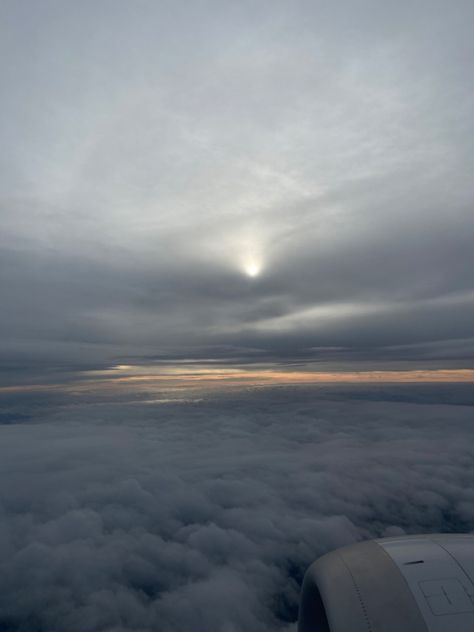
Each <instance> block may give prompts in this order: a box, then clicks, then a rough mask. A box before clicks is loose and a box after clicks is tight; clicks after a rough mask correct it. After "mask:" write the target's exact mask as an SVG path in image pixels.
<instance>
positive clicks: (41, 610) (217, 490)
mask: <svg viewBox="0 0 474 632" xmlns="http://www.w3.org/2000/svg"><path fill="white" fill-rule="evenodd" d="M50 397H51V396H48V398H47V399H45V398H44V397H39V396H35V398H30V401H29V402H28V401H27V400H26V399H25V398H24V397H22V398H21V399H20V400H18V399H15V398H14V397H10V398H6V397H4V398H3V400H2V401H3V404H4V410H5V413H4V414H3V416H2V418H1V420H0V421H1V424H0V434H1V441H0V497H1V499H2V502H1V505H0V512H1V513H0V516H1V519H0V627H1V628H2V629H3V630H12V631H13V630H21V631H22V632H33V631H34V632H37V631H38V630H48V632H56V631H57V632H59V631H60V630H64V629H67V630H70V631H71V632H75V631H77V632H92V631H94V632H96V631H99V630H100V631H105V630H107V631H114V632H118V631H120V632H125V631H127V632H128V631H132V630H133V631H136V632H138V631H140V632H144V631H145V630H159V631H160V632H188V631H189V630H191V629H193V630H196V631H197V632H200V631H202V632H208V631H209V630H215V631H216V632H221V631H222V632H231V631H234V632H237V631H241V630H242V631H243V630H246V631H247V632H263V631H265V632H268V631H269V630H289V629H292V625H293V622H294V620H295V617H296V612H297V610H296V608H297V599H298V590H299V582H300V580H301V577H302V574H303V572H304V570H305V568H306V567H307V565H308V564H309V563H310V562H311V561H312V560H313V559H314V558H316V557H317V556H319V555H321V554H323V553H324V552H326V551H328V550H330V549H332V548H334V547H337V546H339V545H342V544H345V543H348V542H351V541H354V540H358V539H362V538H367V537H373V536H380V535H384V534H395V533H403V532H407V533H416V532H426V531H452V530H454V531H469V530H472V529H473V528H474V511H473V506H474V505H473V502H474V498H473V493H472V489H473V486H474V480H473V471H474V470H473V462H474V447H473V445H474V442H473V441H472V438H473V437H472V411H473V408H472V405H473V404H474V401H473V400H472V389H471V388H470V387H469V385H467V386H464V387H463V386H456V385H449V386H447V385H446V386H437V387H436V388H435V389H433V388H431V387H426V386H425V387H423V386H416V387H414V386H411V387H410V386H403V387H376V388H375V387H374V388H372V389H367V388H365V387H362V386H358V387H351V388H350V389H349V388H345V389H344V388H341V387H337V388H336V387H322V388H319V389H318V388H315V387H304V388H303V387H301V388H273V389H261V390H257V391H253V392H248V393H240V394H238V393H234V394H229V395H227V396H225V397H224V396H213V397H211V398H206V397H204V398H203V399H201V400H200V401H194V402H192V401H189V402H185V401H184V402H176V403H173V402H169V401H168V403H161V404H160V403H159V402H158V401H157V400H155V401H154V402H152V401H151V400H150V399H146V400H143V399H140V398H138V399H136V400H134V401H133V400H129V401H128V403H127V402H126V401H122V402H120V403H115V404H114V403H113V402H111V401H108V400H107V398H102V399H100V398H97V399H96V401H95V402H94V401H89V400H88V401H87V402H85V401H82V402H81V398H80V397H79V398H78V399H77V401H71V399H68V400H64V399H61V397H60V396H57V398H56V399H54V400H52V399H51V398H50ZM158 399H159V398H158ZM146 402H148V403H146ZM450 402H457V404H458V405H455V404H454V403H450ZM447 437H449V438H447Z"/></svg>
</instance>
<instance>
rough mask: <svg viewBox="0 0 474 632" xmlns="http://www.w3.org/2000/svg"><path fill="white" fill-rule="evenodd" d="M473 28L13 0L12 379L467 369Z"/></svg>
mask: <svg viewBox="0 0 474 632" xmlns="http://www.w3.org/2000/svg"><path fill="white" fill-rule="evenodd" d="M473 20H474V3H473V2H472V1H471V0H466V1H463V0H453V1H452V2H447V1H446V0H443V1H437V0H426V1H423V0H420V1H416V0H412V1H410V2H405V1H403V0H396V1H395V0H385V1H383V2H380V1H376V0H373V1H368V0H367V1H358V0H350V1H349V0H347V1H342V0H340V1H335V2H329V1H322V0H313V1H311V2H310V1H307V2H306V1H297V0H294V1H291V2H288V1H287V2H283V1H280V0H271V1H262V2H255V1H252V2H250V1H249V2H247V1H245V0H240V1H239V2H234V1H229V2H227V1H216V2H206V1H199V0H194V1H189V2H176V1H174V0H173V1H171V0H170V1H169V2H168V1H165V0H154V1H151V0H149V1H147V0H135V1H132V0H127V1H125V0H113V1H112V0H101V1H97V0H94V1H87V0H84V1H81V2H75V1H68V0H66V1H65V0H57V1H50V0H41V2H37V1H36V0H3V2H2V3H1V5H0V25H1V26H0V30H1V32H0V60H1V61H0V65H1V70H0V82H1V86H2V117H1V120H0V135H1V139H2V140H1V143H0V219H1V231H0V249H1V250H0V291H1V310H0V353H1V356H2V358H3V361H2V367H1V368H2V372H1V375H0V379H1V381H2V383H12V382H22V381H28V380H31V379H33V378H35V376H36V377H37V376H38V375H41V376H43V377H44V376H51V375H54V376H55V378H54V379H58V377H57V376H58V375H59V374H61V373H63V374H67V373H68V374H74V373H75V372H77V371H81V370H85V369H102V368H106V367H108V366H113V365H116V364H119V363H127V364H146V363H150V362H152V361H154V360H160V359H161V360H163V359H166V360H169V361H171V362H173V361H175V360H177V359H180V360H182V359H194V360H209V359H211V360H219V361H222V362H223V363H241V364H242V363H249V362H258V363H262V362H272V363H294V362H302V361H304V362H309V363H315V364H310V366H318V367H325V368H329V369H331V370H333V369H336V370H338V369H344V368H350V369H351V370H352V369H354V367H355V368H364V369H366V368H369V369H373V368H382V369H384V368H387V369H388V368H466V367H473V366H474V363H473V361H472V357H473V351H474V275H473V266H474V248H473V243H474V212H473V206H472V201H473V194H474V180H473V178H472V173H473V167H474V165H473V144H474V111H473V110H474V108H473V106H474V91H473V88H472V59H474V50H473V49H474V38H473V37H472V24H473ZM35 379H36V378H35ZM47 379H50V378H49V377H47ZM51 379H52V378H51Z"/></svg>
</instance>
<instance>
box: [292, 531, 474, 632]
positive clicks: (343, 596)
mask: <svg viewBox="0 0 474 632" xmlns="http://www.w3.org/2000/svg"><path fill="white" fill-rule="evenodd" d="M298 631H299V632H473V631H474V535H467V534H466V535H451V534H449V535H446V534H439V535H423V536H404V537H397V538H383V539H379V540H370V541H367V542H361V543H359V544H354V545H351V546H347V547H344V548H341V549H338V550H336V551H332V552H331V553H328V554H327V555H324V556H323V557H321V558H320V559H318V560H317V561H316V562H314V564H312V565H311V566H310V567H309V569H308V571H307V572H306V575H305V579H304V582H303V588H302V595H301V604H300V616H299V624H298Z"/></svg>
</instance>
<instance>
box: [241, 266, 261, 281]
mask: <svg viewBox="0 0 474 632" xmlns="http://www.w3.org/2000/svg"><path fill="white" fill-rule="evenodd" d="M244 272H245V274H246V275H247V276H249V277H251V278H252V279H254V278H255V277H258V275H259V274H260V272H261V268H260V266H259V265H258V264H257V263H248V264H247V265H246V266H245V268H244Z"/></svg>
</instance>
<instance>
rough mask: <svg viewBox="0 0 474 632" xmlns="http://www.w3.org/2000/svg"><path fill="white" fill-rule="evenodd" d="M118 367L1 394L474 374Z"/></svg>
mask: <svg viewBox="0 0 474 632" xmlns="http://www.w3.org/2000/svg"><path fill="white" fill-rule="evenodd" d="M154 369H155V372H151V368H150V367H143V366H139V365H137V366H132V365H117V367H113V368H112V369H109V370H104V371H90V372H87V373H84V374H83V378H82V379H79V380H74V381H71V382H66V383H58V384H18V385H12V386H3V387H0V393H17V392H18V393H20V392H35V391H36V392H64V393H85V392H89V391H94V392H98V391H101V390H103V391H116V390H117V389H119V388H123V387H124V386H130V387H133V388H135V389H137V390H140V389H141V388H150V387H151V388H153V387H155V388H159V387H160V386H161V387H167V388H169V387H175V388H189V387H191V388H196V387H198V386H199V385H201V386H202V387H203V388H204V387H205V386H209V387H211V386H217V385H223V386H226V385H227V386H239V385H242V386H262V385H272V384H274V385H278V384H280V385H284V384H356V383H359V384H363V383H365V384H383V383H385V384H410V383H413V384H416V383H470V382H474V370H473V369H427V370H405V371H403V370H401V371H393V370H391V371H333V372H329V371H326V372H324V371H282V370H276V369H242V368H235V369H234V368H224V367H219V368H207V367H206V368H197V367H175V366H170V367H163V368H159V369H157V368H156V367H154Z"/></svg>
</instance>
